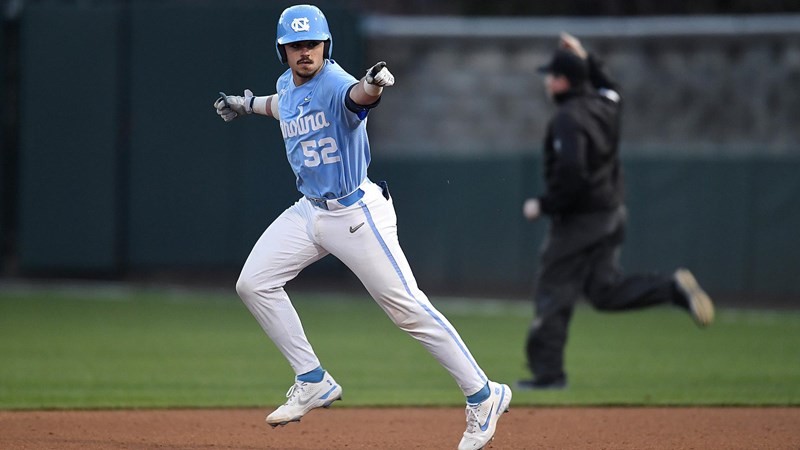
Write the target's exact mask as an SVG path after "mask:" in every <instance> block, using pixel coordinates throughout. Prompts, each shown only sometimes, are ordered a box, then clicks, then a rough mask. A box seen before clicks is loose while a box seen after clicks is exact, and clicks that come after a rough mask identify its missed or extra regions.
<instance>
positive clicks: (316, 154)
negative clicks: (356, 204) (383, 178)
mask: <svg viewBox="0 0 800 450" xmlns="http://www.w3.org/2000/svg"><path fill="white" fill-rule="evenodd" d="M357 82H358V80H356V79H355V78H354V77H353V76H352V75H350V74H349V73H347V72H345V71H344V69H342V68H341V66H339V64H337V63H336V62H334V61H333V60H330V59H328V60H326V61H325V64H324V66H323V67H322V69H321V70H320V71H319V73H318V74H317V75H316V76H315V77H314V78H312V79H311V80H309V81H307V82H306V83H305V84H303V85H302V86H295V85H294V81H293V80H292V71H291V69H289V70H287V71H286V72H284V73H283V75H281V76H280V78H278V82H277V85H276V87H277V91H278V94H280V101H279V102H278V107H279V108H280V126H281V134H283V141H284V143H285V145H286V156H287V157H288V159H289V164H291V166H292V170H293V171H294V174H295V176H297V189H298V190H299V191H300V192H301V193H302V194H303V195H305V196H306V197H309V198H326V199H335V198H340V197H343V196H345V195H347V194H349V193H351V192H353V191H354V190H356V189H357V188H358V186H359V185H360V184H361V183H362V182H363V181H364V180H365V179H366V177H367V166H369V162H370V152H369V140H368V139H367V119H366V110H364V111H363V112H362V113H361V114H356V113H354V112H352V111H350V110H349V109H347V106H345V98H346V96H347V92H348V89H349V88H350V86H352V85H354V84H356V83H357Z"/></svg>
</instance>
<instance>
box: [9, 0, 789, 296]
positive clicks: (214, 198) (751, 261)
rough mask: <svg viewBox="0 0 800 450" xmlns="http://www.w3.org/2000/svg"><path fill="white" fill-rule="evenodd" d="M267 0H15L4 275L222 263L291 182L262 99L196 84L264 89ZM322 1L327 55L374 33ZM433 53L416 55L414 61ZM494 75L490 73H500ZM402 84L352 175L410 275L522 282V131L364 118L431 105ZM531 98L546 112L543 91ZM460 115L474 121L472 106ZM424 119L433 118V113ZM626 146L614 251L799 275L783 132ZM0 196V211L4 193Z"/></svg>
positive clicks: (451, 284)
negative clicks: (506, 138) (500, 133)
mask: <svg viewBox="0 0 800 450" xmlns="http://www.w3.org/2000/svg"><path fill="white" fill-rule="evenodd" d="M123 5H124V3H123ZM282 6H283V5H280V7H279V6H278V5H275V6H263V7H253V6H249V7H247V8H244V7H237V6H211V5H209V4H205V3H204V4H203V5H202V6H199V7H197V6H196V7H193V8H186V7H184V6H181V5H180V4H170V5H166V6H165V5H161V6H159V5H158V4H155V3H145V2H142V3H136V4H133V5H131V6H119V5H117V6H103V5H102V4H100V5H94V6H86V5H83V6H79V7H76V6H75V5H72V6H67V5H62V4H58V3H56V4H37V5H31V6H30V7H27V8H26V9H25V12H24V15H23V16H22V19H21V42H22V48H21V58H22V68H23V69H22V73H21V74H20V76H21V92H20V98H21V99H23V101H21V102H20V108H21V109H20V115H21V116H20V120H21V129H20V130H19V133H20V148H19V170H18V173H19V177H18V178H19V185H18V186H16V187H15V188H16V190H17V198H18V204H19V208H18V212H17V217H16V220H15V228H16V234H15V236H16V237H15V240H14V242H13V249H14V250H13V251H14V255H13V256H14V260H15V261H16V262H17V267H15V268H14V275H20V276H27V275H42V276H51V275H70V276H75V275H78V276H104V277H126V276H128V275H130V274H135V273H147V272H154V271H170V270H178V269H179V270H188V271H192V270H197V271H204V272H208V271H236V270H237V269H238V268H239V267H240V265H241V264H242V262H243V261H244V259H245V258H246V256H247V254H248V252H249V250H250V248H251V246H252V244H253V243H254V242H255V240H256V239H257V238H258V236H259V235H260V233H261V232H262V231H263V230H264V228H265V227H266V226H267V225H268V224H269V223H270V222H271V221H272V219H273V218H274V217H276V216H277V215H278V214H279V213H280V212H281V211H282V210H283V209H284V208H286V207H287V206H288V205H290V204H291V203H292V202H293V201H294V200H295V199H296V198H297V196H298V194H297V193H296V191H295V189H294V179H293V176H292V174H291V170H290V168H289V166H288V164H287V163H286V161H285V155H284V150H283V147H282V143H281V138H280V133H279V129H278V127H277V126H276V124H275V123H274V122H271V119H263V118H262V119H261V120H259V119H258V118H247V119H246V120H237V121H234V122H233V123H230V124H225V123H223V122H222V121H221V120H219V118H218V117H217V116H216V114H214V111H213V109H212V108H211V104H212V102H213V101H214V99H215V98H216V96H217V92H218V91H219V90H224V91H226V92H228V93H238V91H239V90H240V89H242V88H245V87H249V88H251V89H253V90H254V91H255V92H256V93H266V92H272V91H273V90H274V82H275V79H276V78H277V76H278V75H279V74H280V72H281V71H282V70H283V68H282V67H281V66H280V65H279V63H278V61H277V58H276V57H275V54H274V50H273V47H272V41H273V37H272V36H273V33H274V21H275V18H276V17H277V16H278V14H279V12H280V10H281V9H282ZM326 13H328V17H329V19H330V20H331V23H332V27H333V28H334V29H335V30H337V32H336V34H335V50H334V53H335V57H336V59H337V61H339V63H340V64H342V66H343V67H345V68H346V69H347V70H349V71H350V72H351V73H354V74H356V75H359V74H360V73H361V71H362V70H363V69H365V68H366V67H368V65H369V61H371V60H372V59H373V58H372V52H375V51H376V49H379V48H380V46H379V44H380V43H381V42H383V41H379V40H377V41H370V43H369V45H368V46H366V45H365V42H364V39H363V37H362V36H360V35H359V34H358V31H359V29H358V27H355V26H350V24H352V23H356V22H355V21H356V17H355V16H353V15H352V14H350V13H347V12H345V11H340V10H336V9H332V10H326ZM220 24H226V26H230V27H232V28H231V29H234V30H258V29H264V33H263V34H259V33H256V32H251V31H248V32H243V31H241V32H240V31H236V32H235V33H234V36H235V38H231V39H223V38H220V37H219V35H218V34H215V33H212V32H211V30H217V29H219V27H220ZM540 38H541V37H540ZM771 39H774V36H773V37H772V38H771ZM683 42H684V44H685V41H683ZM385 44H386V45H387V46H389V45H390V43H389V42H386V43H385ZM606 44H607V45H610V44H608V43H606ZM365 47H368V50H364V48H365ZM415 48H419V47H415ZM537 48H539V49H541V48H542V47H541V46H540V47H537ZM412 50H414V49H413V48H412V49H407V50H406V51H409V52H410V51H412ZM399 51H400V49H398V52H399ZM364 52H367V54H368V55H369V56H367V57H364ZM483 54H486V53H485V49H484V53H483ZM400 56H401V57H400V58H399V59H400V61H403V60H404V58H403V57H402V55H400ZM407 56H408V55H407ZM367 58H370V59H367ZM405 59H406V60H408V59H410V57H408V58H405ZM433 60H434V59H432V58H427V59H426V61H428V62H429V64H428V66H429V67H430V65H431V63H430V62H431V61H433ZM445 60H446V58H445ZM484 66H485V65H484ZM410 70H411V66H403V65H401V66H399V67H398V70H397V75H398V79H399V80H403V79H409V80H410V81H409V83H410V85H416V86H417V87H420V86H423V85H424V83H423V84H419V83H421V79H419V78H415V75H413V74H411V73H410V72H409V71H410ZM404 75H405V76H406V77H407V78H401V77H402V76H404ZM490 79H494V78H491V77H490ZM463 81H464V78H463V77H462V78H456V79H454V83H455V84H456V85H458V83H459V82H463ZM496 81H497V82H496V83H494V84H490V85H491V86H495V85H496V86H500V87H502V86H507V84H504V83H505V81H507V80H505V81H504V80H496ZM408 87H409V86H405V88H404V89H408ZM398 89H400V87H398ZM498 89H499V87H498ZM392 92H395V91H392ZM403 92H407V91H402V90H398V91H397V95H398V96H399V97H395V98H392V97H390V96H387V98H386V99H385V103H386V104H385V105H382V107H381V108H379V109H378V110H376V111H375V112H374V113H373V116H374V117H375V119H378V118H380V119H378V120H377V123H374V124H373V125H375V128H372V127H371V128H370V132H371V133H372V134H375V133H380V134H379V136H374V137H373V144H374V148H373V153H374V155H373V166H372V168H371V176H372V178H373V179H374V180H381V179H386V180H388V181H389V184H390V189H391V191H392V193H393V195H394V196H395V199H396V208H397V210H398V215H399V233H400V238H401V242H402V243H403V246H404V248H405V249H406V253H407V256H408V258H409V260H410V261H411V263H412V267H414V269H415V272H416V276H417V278H418V281H419V283H420V285H421V286H422V287H423V288H425V289H433V290H435V291H438V292H443V293H446V292H459V293H465V292H466V293H469V292H476V293H482V294H485V293H487V292H498V293H509V292H510V293H526V292H528V291H529V287H530V284H531V281H532V279H533V274H534V272H535V269H536V254H537V252H538V246H539V244H540V242H541V238H542V235H543V232H544V226H545V225H544V222H538V223H535V224H529V223H526V222H525V221H523V220H522V218H521V211H520V210H521V204H522V202H523V200H524V199H525V198H526V197H527V196H531V195H533V194H536V193H538V192H539V190H538V189H539V183H540V167H539V161H538V157H537V155H538V147H539V145H540V144H539V142H538V136H534V137H535V138H536V139H528V140H526V141H525V142H527V143H528V145H529V148H528V149H526V150H525V151H522V150H521V149H520V148H518V147H517V146H516V144H514V145H513V146H512V145H511V144H508V145H509V149H510V151H504V150H503V148H500V147H498V146H484V147H481V148H477V147H476V148H473V149H472V150H473V151H471V152H469V154H466V155H465V154H458V153H450V152H447V151H445V152H443V153H441V154H439V155H438V156H436V157H430V155H425V154H424V153H423V152H420V150H419V148H411V145H412V144H406V145H407V147H405V148H403V147H402V146H398V145H397V142H400V143H402V142H405V141H404V140H401V139H399V138H398V140H397V142H394V143H390V142H388V140H387V137H386V136H384V135H383V132H388V131H389V130H390V129H391V127H392V124H393V122H392V121H397V122H396V123H397V125H396V126H397V129H398V130H406V131H405V132H404V133H406V137H404V138H403V139H406V138H407V136H408V135H409V132H408V130H409V128H408V124H407V123H406V121H408V120H410V119H417V118H418V117H424V116H425V114H427V113H430V112H431V111H433V110H430V109H426V107H422V106H421V107H420V108H417V109H416V110H414V111H413V114H410V112H409V109H408V108H407V109H405V110H398V109H397V106H396V105H395V106H394V107H391V103H392V102H397V103H398V104H399V105H406V106H407V103H404V101H403V100H404V98H400V97H405V95H403ZM464 101H466V100H465V99H464V98H459V102H461V103H458V104H457V105H465V103H463V102H464ZM504 101H505V100H501V101H499V103H498V107H499V108H500V110H501V111H502V110H503V105H504V104H505V103H503V102H504ZM457 105H456V106H457ZM423 106H424V104H423ZM429 106H430V105H429ZM431 107H433V106H431ZM537 109H541V111H539V112H537V114H539V115H541V116H542V117H545V116H546V114H547V112H548V111H546V110H544V107H542V108H537ZM381 115H383V116H381ZM411 116H414V117H411ZM493 116H497V115H496V114H493ZM537 117H538V116H537ZM626 123H627V122H626ZM475 124H476V125H475V128H476V129H478V128H480V127H483V129H484V130H488V131H489V132H491V131H492V130H493V128H492V127H491V126H487V125H486V124H485V123H484V120H483V119H481V120H479V121H478V122H475ZM533 125H535V127H534V126H533ZM533 125H531V123H528V125H527V126H528V127H530V128H531V129H533V128H536V129H537V130H538V129H539V128H540V127H541V126H543V122H542V120H541V118H539V119H537V120H535V121H534V122H533ZM427 126H428V127H431V128H436V127H437V126H438V127H439V131H441V127H444V128H445V129H449V128H450V125H447V123H439V122H437V121H435V120H428V122H427ZM795 131H796V130H795ZM795 131H792V132H793V133H794V132H795ZM420 133H422V131H420ZM536 133H538V131H537V132H536ZM789 136H794V135H793V134H789ZM482 139H486V136H484V137H483V138H482ZM790 140H791V139H790ZM475 142H478V143H480V142H482V141H481V140H480V139H475ZM430 144H431V142H427V143H426V145H430ZM439 144H441V145H445V144H447V142H446V140H442V141H441V142H440V143H439ZM789 144H792V142H789V143H788V144H787V145H786V146H783V147H781V148H782V149H785V148H789V147H791V145H789ZM796 144H798V143H797V142H794V143H793V144H792V145H796ZM498 145H502V142H501V143H500V144H498ZM384 147H387V150H386V151H385V152H383V151H382V150H383V149H384ZM388 147H391V148H388ZM512 147H513V148H512ZM625 147H626V148H625V149H624V153H625V155H626V156H625V160H624V165H625V170H626V173H627V179H628V189H627V190H628V198H629V209H630V215H631V220H630V229H629V235H628V243H627V245H626V246H625V248H624V251H623V263H624V265H625V267H626V268H627V269H629V270H672V269H673V268H674V267H676V266H679V265H685V266H687V267H689V268H691V269H692V270H694V271H695V272H696V273H697V274H698V276H699V277H700V278H701V280H702V281H703V283H704V284H705V285H707V286H708V288H709V289H710V290H712V291H715V292H725V293H734V294H742V295H747V296H751V297H752V298H758V296H760V295H762V294H763V295H785V294H788V295H796V294H798V293H800V286H798V285H797V283H795V282H794V281H795V278H796V276H797V274H800V239H798V238H797V237H796V235H797V231H796V230H800V181H798V178H797V176H796V174H797V173H800V157H797V156H796V154H797V152H790V151H782V150H781V151H777V150H774V149H773V151H770V152H768V153H769V154H768V155H765V154H761V153H762V152H760V149H759V147H758V146H752V147H748V148H746V149H743V147H742V146H738V147H736V148H733V147H732V151H731V152H725V147H724V146H721V147H718V148H717V149H716V150H715V151H714V152H712V153H709V152H706V151H697V152H692V151H689V150H687V149H688V148H689V147H687V145H682V146H681V148H680V151H676V152H670V151H669V150H670V149H671V147H669V145H666V146H665V147H664V148H665V149H666V150H665V151H659V152H653V151H652V149H642V148H640V147H638V146H637V145H632V143H630V142H628V143H626V145H625ZM728 153H730V154H728ZM731 155H733V156H731ZM0 209H2V211H0V217H2V215H1V214H2V213H5V212H6V210H5V208H4V204H0ZM5 232H6V230H2V229H0V237H3V234H4V233H5ZM6 256H7V255H6ZM4 270H6V273H7V272H8V268H4ZM314 273H315V274H316V275H315V277H316V278H317V279H319V280H323V281H324V280H325V279H326V278H330V279H336V278H343V277H348V276H349V275H348V274H347V270H346V269H345V268H344V267H343V266H342V265H341V264H339V263H337V262H336V261H334V260H332V259H331V258H327V259H325V260H323V261H322V262H320V263H318V264H317V268H315V269H314Z"/></svg>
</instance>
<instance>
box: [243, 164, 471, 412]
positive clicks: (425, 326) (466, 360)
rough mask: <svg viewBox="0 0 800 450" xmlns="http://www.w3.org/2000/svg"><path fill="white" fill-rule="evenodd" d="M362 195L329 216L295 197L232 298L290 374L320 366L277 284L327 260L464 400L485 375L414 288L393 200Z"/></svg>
mask: <svg viewBox="0 0 800 450" xmlns="http://www.w3.org/2000/svg"><path fill="white" fill-rule="evenodd" d="M360 188H361V189H362V190H363V191H364V196H363V198H361V200H359V201H358V202H357V203H355V204H353V205H351V206H348V207H342V206H341V205H339V204H338V203H336V202H335V201H331V202H328V203H329V204H332V207H331V208H330V210H325V209H322V208H319V207H318V206H315V205H314V204H313V203H311V201H309V200H307V199H306V198H302V199H300V200H298V201H297V203H295V204H294V205H292V206H291V207H289V208H288V209H287V210H286V211H284V212H283V213H282V214H281V215H280V216H279V217H278V218H277V219H275V221H274V222H273V223H272V224H271V225H270V226H269V227H268V228H267V229H266V231H264V233H263V234H262V235H261V237H260V238H259V239H258V242H256V244H255V246H254V247H253V249H252V251H251V252H250V256H248V258H247V261H246V262H245V264H244V267H243V268H242V272H241V275H240V276H239V280H238V281H237V283H236V291H237V292H238V294H239V296H240V297H241V298H242V300H243V301H244V303H245V305H246V306H247V308H248V309H249V310H250V312H251V313H252V314H253V316H254V317H255V319H256V320H257V321H258V323H259V325H261V328H262V329H263V330H264V331H265V332H266V333H267V335H268V336H269V337H270V338H271V339H272V341H273V342H274V343H275V345H276V346H277V347H278V349H279V350H280V351H281V353H283V355H284V357H285V358H286V359H287V360H288V361H289V364H290V365H291V366H292V369H293V370H294V371H295V374H297V375H300V374H303V373H306V372H308V371H310V370H313V369H315V368H316V367H318V366H319V365H320V362H319V359H318V358H317V356H316V355H315V354H314V350H313V349H312V348H311V344H310V343H309V342H308V339H307V338H306V335H305V332H304V331H303V326H302V324H301V323H300V318H299V317H298V315H297V312H296V311H295V309H294V307H293V306H292V303H291V301H290V300H289V296H288V295H287V294H286V291H284V289H283V287H284V285H285V284H286V283H287V282H288V281H290V280H292V279H293V278H295V277H296V276H297V275H298V274H299V273H300V271H301V270H303V269H304V268H305V267H307V266H308V265H310V264H311V263H313V262H315V261H318V260H319V259H320V258H322V257H324V256H326V255H328V254H329V253H330V254H333V255H334V256H336V257H337V258H339V260H341V261H342V262H343V263H344V264H345V265H347V267H348V268H350V270H352V271H353V273H355V274H356V276H358V278H359V280H361V282H362V283H363V284H364V286H365V287H366V288H367V291H368V292H369V293H370V295H372V298H374V299H375V301H376V302H377V303H378V305H379V306H380V307H381V308H382V309H383V310H384V311H385V312H386V314H388V315H389V317H390V318H391V319H392V321H393V322H394V323H395V325H397V326H398V327H399V328H400V329H402V330H404V331H406V332H407V333H408V334H410V335H411V336H412V337H413V338H414V339H416V340H418V341H419V342H420V343H421V344H422V345H423V346H424V347H425V348H426V349H428V351H429V352H430V353H431V354H432V355H433V357H434V358H436V360H437V361H439V363H440V364H441V365H442V366H443V367H444V368H445V369H446V370H447V371H448V372H450V374H451V375H452V376H453V378H454V379H455V380H456V382H457V383H458V385H459V387H460V388H461V390H462V391H463V392H464V395H465V396H468V395H472V394H474V393H476V392H477V391H479V390H480V389H481V388H483V386H484V385H485V384H486V382H487V378H486V375H485V374H484V372H483V370H482V369H481V368H480V366H478V363H477V362H476V361H475V359H474V358H473V357H472V354H471V353H470V351H469V349H468V348H467V346H466V345H465V344H464V342H463V341H462V340H461V337H460V336H459V335H458V332H457V331H456V330H455V328H453V326H452V325H451V324H450V322H449V321H448V320H447V319H446V318H445V317H444V316H443V315H442V314H441V313H440V312H439V311H437V310H436V308H434V306H433V305H432V304H431V303H430V301H429V300H428V298H427V297H426V296H425V294H424V293H423V292H422V291H421V290H420V289H419V288H418V287H417V282H416V280H415V279H414V275H413V274H412V272H411V268H410V267H409V265H408V261H406V257H405V255H404V254H403V250H402V249H401V248H400V243H399V241H398V238H397V216H396V215H395V211H394V205H393V203H392V200H391V199H390V200H387V199H386V198H385V197H384V196H383V195H382V191H381V188H380V187H379V186H378V185H376V184H374V183H372V182H371V181H369V180H367V181H365V182H364V183H363V184H362V185H361V187H360Z"/></svg>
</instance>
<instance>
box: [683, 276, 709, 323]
mask: <svg viewBox="0 0 800 450" xmlns="http://www.w3.org/2000/svg"><path fill="white" fill-rule="evenodd" d="M675 283H676V284H677V286H678V289H679V290H680V291H681V292H682V293H683V295H684V296H685V297H686V300H687V301H688V302H689V311H690V312H691V313H692V317H693V318H694V321H695V323H697V325H699V326H701V327H707V326H709V325H711V322H713V321H714V303H712V302H711V298H710V297H709V296H708V294H706V292H705V291H704V290H703V288H701V287H700V285H699V284H698V283H697V280H696V279H695V278H694V275H692V272H689V270H687V269H678V270H676V271H675Z"/></svg>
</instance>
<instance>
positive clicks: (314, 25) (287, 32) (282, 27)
mask: <svg viewBox="0 0 800 450" xmlns="http://www.w3.org/2000/svg"><path fill="white" fill-rule="evenodd" d="M299 41H324V42H325V48H324V52H323V54H324V55H325V58H330V57H331V51H332V50H333V37H332V36H331V32H330V30H329V29H328V20H327V19H325V14H322V11H320V9H319V8H317V7H316V6H314V5H295V6H291V7H289V8H286V9H285V10H284V11H283V13H282V14H281V17H280V18H279V19H278V33H277V37H276V38H275V49H276V50H277V51H278V59H279V60H280V62H281V63H284V64H286V50H285V49H284V48H283V46H284V45H286V44H291V43H292V42H299Z"/></svg>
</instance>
